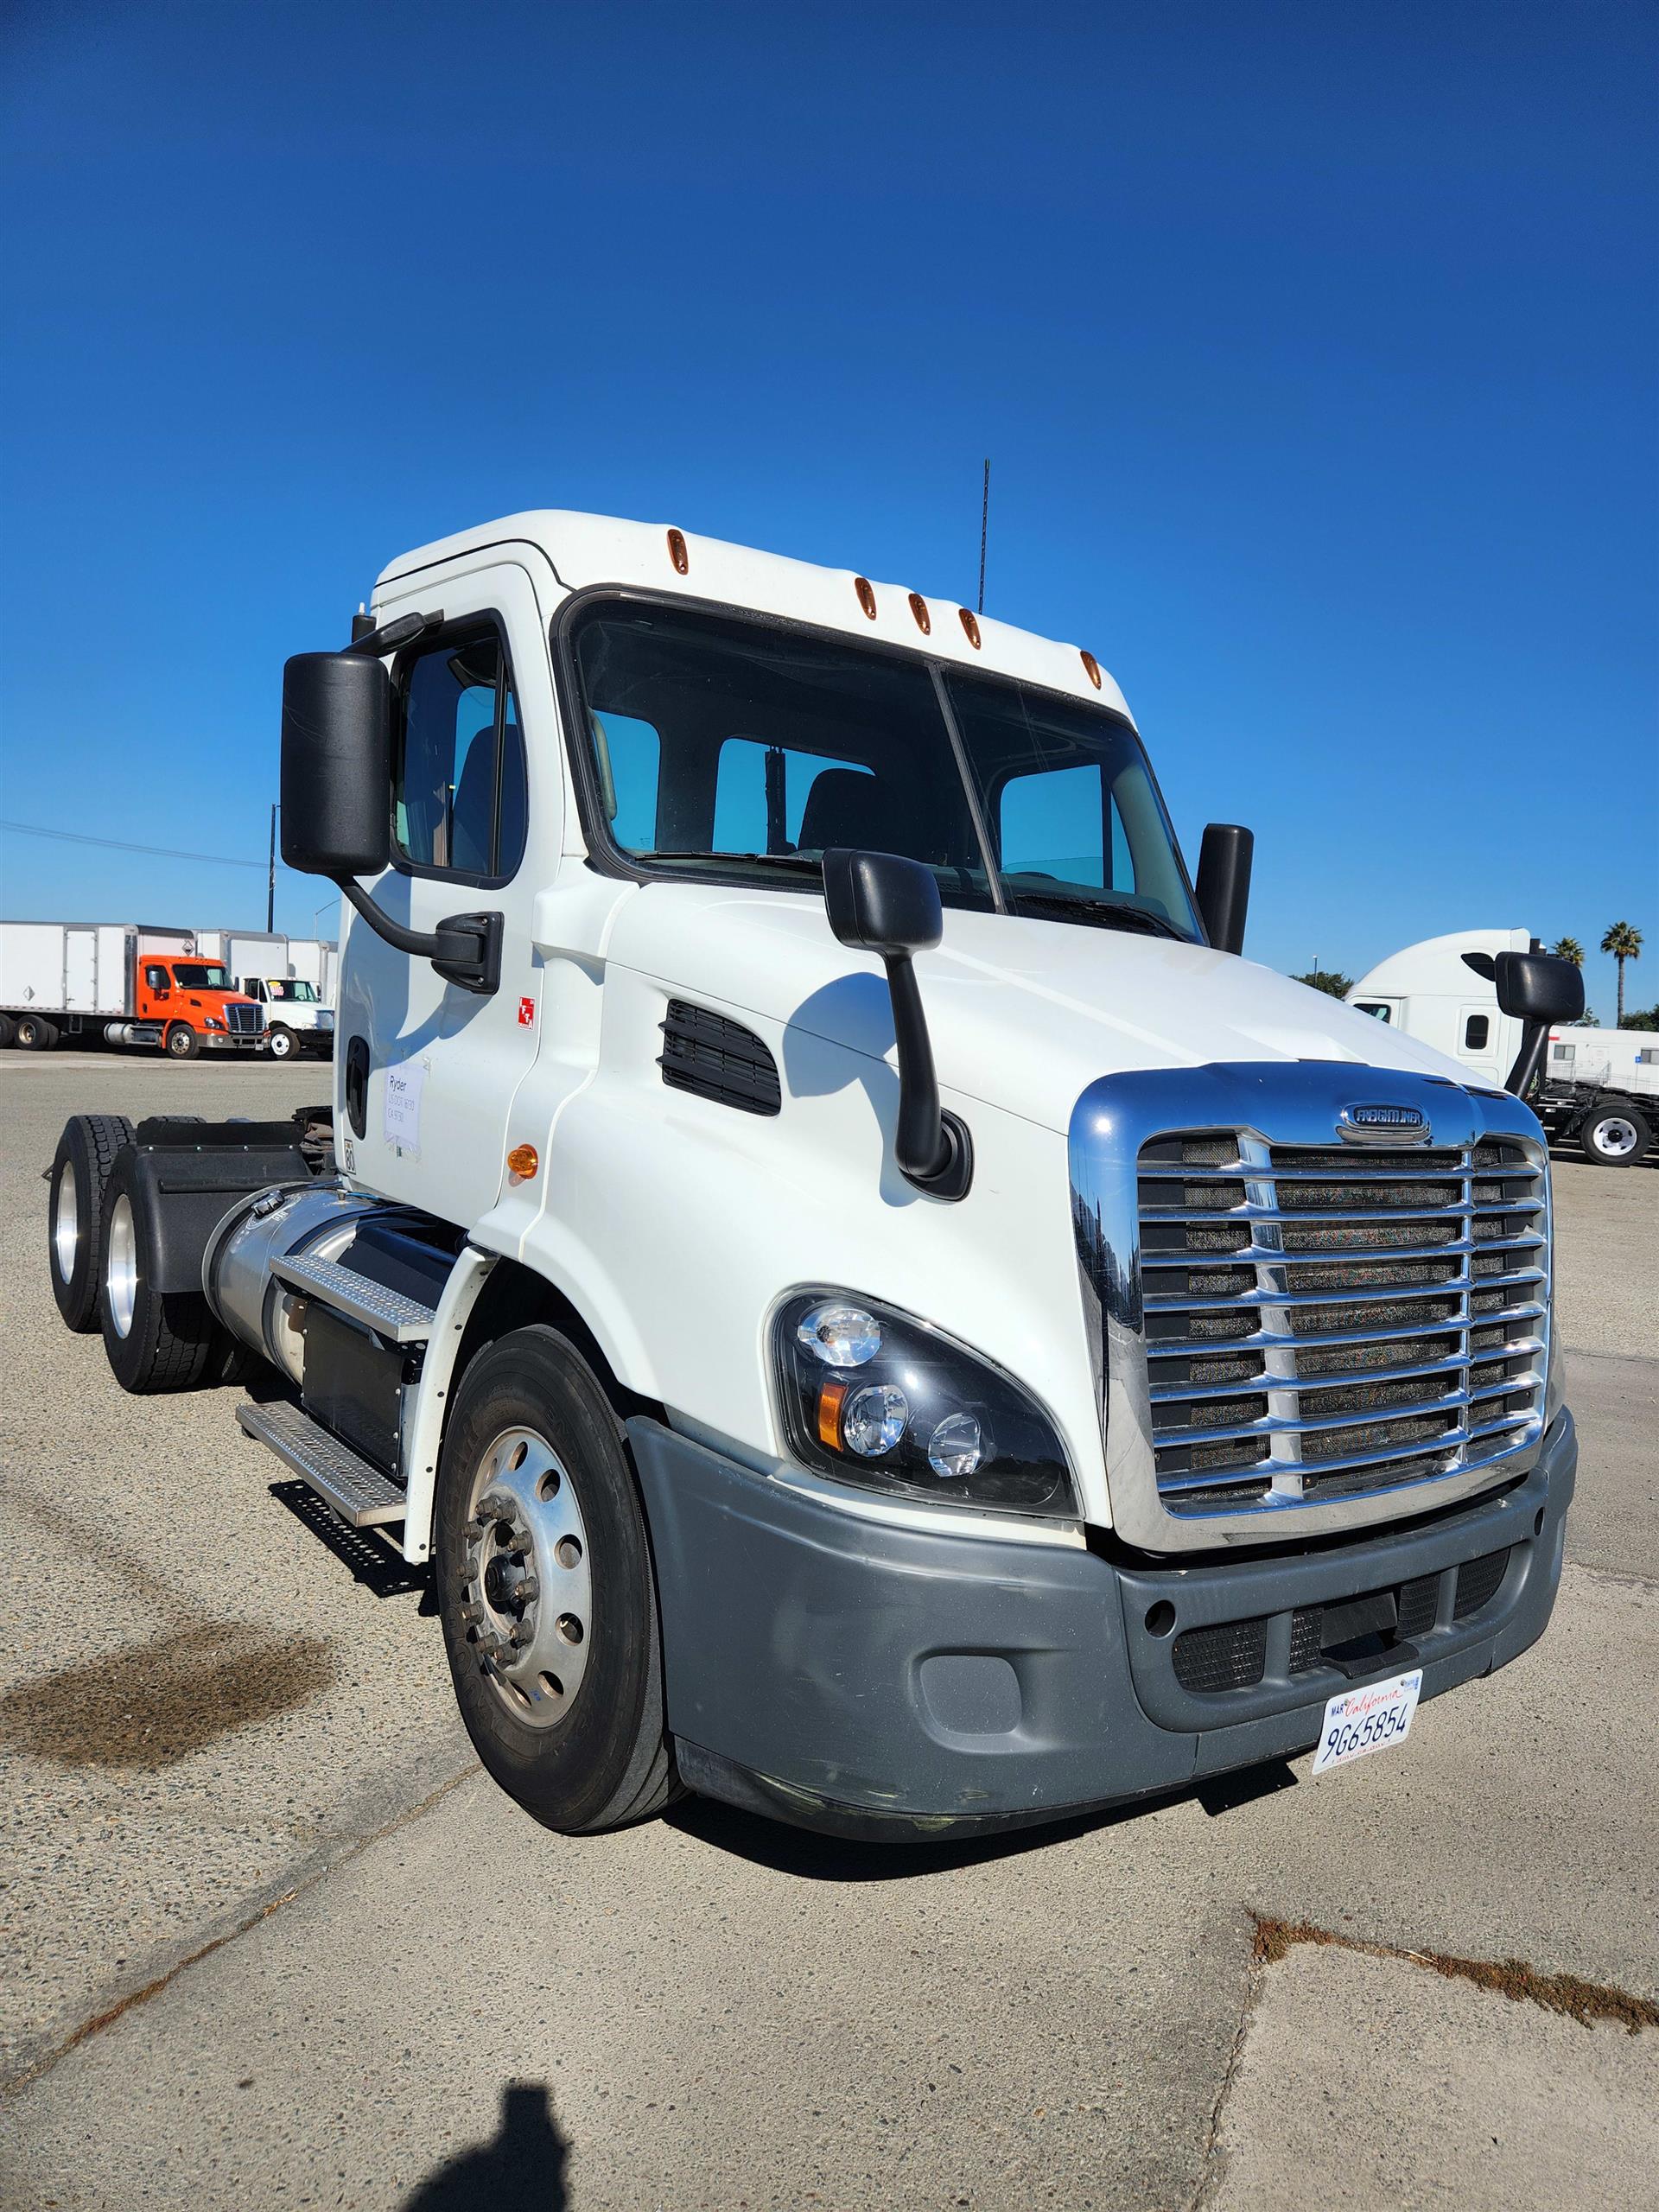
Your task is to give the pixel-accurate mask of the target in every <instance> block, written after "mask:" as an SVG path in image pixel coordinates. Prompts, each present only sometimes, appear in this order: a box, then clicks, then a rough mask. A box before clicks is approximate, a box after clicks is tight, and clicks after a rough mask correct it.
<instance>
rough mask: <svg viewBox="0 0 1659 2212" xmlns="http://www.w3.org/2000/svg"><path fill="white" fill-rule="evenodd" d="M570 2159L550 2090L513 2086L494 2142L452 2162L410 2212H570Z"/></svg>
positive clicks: (423, 2186)
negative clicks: (567, 2183)
mask: <svg viewBox="0 0 1659 2212" xmlns="http://www.w3.org/2000/svg"><path fill="white" fill-rule="evenodd" d="M568 2155H569V2153H568V2152H567V2150H566V2146H565V2140H564V2138H563V2135H561V2134H560V2133H559V2131H558V2128H557V2126H556V2125H555V2123H554V2119H553V2110H552V2106H551V2104H550V2101H549V2097H548V2093H547V2089H546V2087H545V2085H544V2084H543V2083H542V2082H508V2084H507V2086H506V2087H505V2088H504V2089H503V2090H502V2092H501V2125H500V2126H499V2129H498V2130H497V2132H496V2133H495V2135H494V2137H493V2139H491V2141H489V2142H488V2143H483V2144H480V2145H478V2147H477V2148H476V2149H474V2150H471V2151H460V2152H456V2154H455V2156H454V2158H446V2159H445V2160H444V2162H443V2164H442V2165H441V2166H440V2167H438V2169H437V2170H436V2171H435V2173H432V2174H430V2175H429V2176H428V2177H427V2179H426V2180H425V2181H423V2182H422V2183H420V2184H419V2186H418V2187H417V2188H416V2190H415V2192H414V2194H413V2196H410V2197H409V2198H408V2199H407V2201H406V2202H405V2203H404V2212H565V2207H566V2205H567V2204H568V2203H569V2195H568V2193H567V2191H566V2188H565V2180H564V2168H565V2161H566V2158H567V2157H568Z"/></svg>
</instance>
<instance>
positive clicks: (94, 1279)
mask: <svg viewBox="0 0 1659 2212" xmlns="http://www.w3.org/2000/svg"><path fill="white" fill-rule="evenodd" d="M131 1136H132V1123H131V1122H130V1121H129V1120H128V1119H127V1117H126V1116H125V1115H124V1114H74V1115H72V1116H70V1118H69V1119H68V1121H67V1122H65V1123H64V1125H63V1135H61V1136H60V1138H59V1139H58V1150H57V1156H56V1157H55V1159H54V1160H53V1162H52V1188H51V1195H50V1196H49V1198H48V1200H47V1221H46V1243H47V1266H48V1271H49V1272H50V1274H51V1277H52V1295H53V1297H54V1298H55V1299H56V1300H57V1301H58V1311H59V1313H60V1314H62V1316H63V1318H64V1320H65V1322H66V1323H67V1325H68V1326H69V1327H70V1328H72V1329H74V1330H76V1331H77V1332H79V1333H80V1334H82V1335H84V1334H86V1332H87V1331H89V1330H92V1329H95V1328H97V1326H98V1301H99V1293H100V1292H101V1290H102V1288H103V1285H104V1246H105V1228H106V1226H107V1220H108V1205H107V1194H108V1190H109V1182H110V1171H111V1168H112V1167H113V1166H114V1165H115V1156H116V1154H117V1153H118V1152H119V1151H120V1149H121V1147H122V1146H123V1145H124V1144H126V1143H128V1142H129V1141H130V1139H131Z"/></svg>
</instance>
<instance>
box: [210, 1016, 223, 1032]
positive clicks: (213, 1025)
mask: <svg viewBox="0 0 1659 2212" xmlns="http://www.w3.org/2000/svg"><path fill="white" fill-rule="evenodd" d="M207 1027H208V1028H209V1029H222V1028H223V1027H225V1024H224V1023H223V1022H222V1021H221V1020H219V1016H218V1015H217V1014H209V1015H208V1017H207Z"/></svg>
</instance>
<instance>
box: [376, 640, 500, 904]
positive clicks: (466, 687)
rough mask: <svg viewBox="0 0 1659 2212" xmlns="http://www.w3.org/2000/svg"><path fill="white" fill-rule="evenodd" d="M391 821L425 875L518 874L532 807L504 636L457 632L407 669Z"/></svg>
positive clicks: (402, 681)
mask: <svg viewBox="0 0 1659 2212" xmlns="http://www.w3.org/2000/svg"><path fill="white" fill-rule="evenodd" d="M399 688H400V690H401V692H402V696H403V717H402V728H401V730H400V732H399V738H398V745H397V766H396V770H395V772H394V778H393V789H392V798H393V821H394V826H395V829H396V835H397V849H398V851H399V852H400V853H401V854H402V855H403V856H404V859H405V860H407V861H410V863H411V864H412V865H413V866H414V867H416V868H422V869H426V870H432V871H435V872H438V873H442V874H453V875H461V876H469V877H475V878H480V879H483V880H489V879H491V878H503V877H506V876H510V875H512V874H514V873H515V872H516V870H517V868H518V863H519V861H521V860H522V859H523V858H524V833H525V829H526V827H527V823H528V814H529V805H528V797H527V792H526V788H525V773H524V732H523V729H522V728H521V727H520V724H519V720H518V700H517V698H516V697H515V696H514V694H513V689H512V671H511V670H510V669H509V667H508V665H507V660H506V654H505V651H504V649H503V646H502V642H501V637H500V633H499V631H498V630H497V629H496V628H495V626H493V624H491V625H490V626H487V627H485V628H474V629H471V630H468V631H467V632H460V633H456V634H454V635H452V636H450V637H448V638H447V639H444V641H443V642H442V644H441V645H435V646H432V647H429V649H428V650H427V651H425V652H421V653H417V654H416V655H415V657H414V658H412V659H411V660H410V661H409V662H408V663H407V664H405V666H404V668H403V669H402V671H400V674H399Z"/></svg>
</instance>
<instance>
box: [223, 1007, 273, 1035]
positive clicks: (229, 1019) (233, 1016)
mask: <svg viewBox="0 0 1659 2212" xmlns="http://www.w3.org/2000/svg"><path fill="white" fill-rule="evenodd" d="M225 1020H226V1024H227V1026H228V1027H230V1028H232V1029H233V1030H235V1031H236V1032H237V1033H238V1034H239V1035H241V1036H244V1037H248V1036H257V1034H258V1033H259V1032H260V1030H262V1029H263V1028H264V1026H265V1025H264V1020H262V1019H261V1017H260V1013H259V1009H258V1007H257V1006H254V1005H253V1004H251V1002H250V1001H248V1000H246V999H232V1000H231V1001H229V1003H228V1004H227V1005H226V1008H225Z"/></svg>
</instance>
